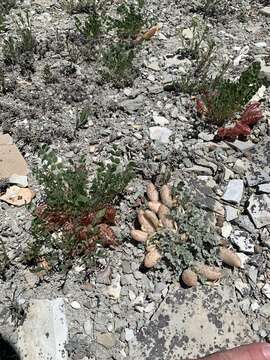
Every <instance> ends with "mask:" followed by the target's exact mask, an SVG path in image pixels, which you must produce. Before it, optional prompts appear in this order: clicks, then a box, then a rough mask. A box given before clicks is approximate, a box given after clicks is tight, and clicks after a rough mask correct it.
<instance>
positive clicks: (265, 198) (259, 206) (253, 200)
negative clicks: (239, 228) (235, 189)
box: [248, 194, 270, 229]
mask: <svg viewBox="0 0 270 360" xmlns="http://www.w3.org/2000/svg"><path fill="white" fill-rule="evenodd" d="M248 212H249V215H250V216H251V218H252V220H253V222H254V224H255V226H256V228H257V229H260V228H262V227H263V226H266V225H269V224H270V196H269V195H266V194H262V195H255V194H253V195H251V197H250V199H249V206H248Z"/></svg>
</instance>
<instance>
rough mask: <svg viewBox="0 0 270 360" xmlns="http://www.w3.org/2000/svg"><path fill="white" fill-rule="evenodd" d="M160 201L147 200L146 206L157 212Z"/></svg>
mask: <svg viewBox="0 0 270 360" xmlns="http://www.w3.org/2000/svg"><path fill="white" fill-rule="evenodd" d="M160 205H161V203H160V202H159V201H149V202H148V207H149V209H150V210H152V211H154V213H155V214H157V213H158V210H159V208H160Z"/></svg>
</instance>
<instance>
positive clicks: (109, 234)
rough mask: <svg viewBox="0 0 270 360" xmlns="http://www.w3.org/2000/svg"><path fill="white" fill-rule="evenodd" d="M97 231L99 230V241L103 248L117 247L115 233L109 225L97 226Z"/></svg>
mask: <svg viewBox="0 0 270 360" xmlns="http://www.w3.org/2000/svg"><path fill="white" fill-rule="evenodd" d="M98 229H99V239H100V241H101V242H102V245H103V246H104V247H107V246H117V245H119V242H118V241H117V239H116V236H115V233H114V231H113V229H112V228H111V227H110V226H109V225H107V224H100V225H99V226H98Z"/></svg>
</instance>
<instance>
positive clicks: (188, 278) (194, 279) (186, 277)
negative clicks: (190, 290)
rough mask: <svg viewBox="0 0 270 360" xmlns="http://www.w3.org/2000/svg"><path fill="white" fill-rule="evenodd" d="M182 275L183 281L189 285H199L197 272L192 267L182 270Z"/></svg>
mask: <svg viewBox="0 0 270 360" xmlns="http://www.w3.org/2000/svg"><path fill="white" fill-rule="evenodd" d="M181 277H182V280H183V283H184V284H185V285H187V286H189V287H194V286H197V284H198V276H197V274H196V273H195V272H194V271H192V270H190V269H186V270H184V271H183V272H182V276H181Z"/></svg>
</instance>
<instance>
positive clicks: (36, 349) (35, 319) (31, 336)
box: [18, 298, 68, 360]
mask: <svg viewBox="0 0 270 360" xmlns="http://www.w3.org/2000/svg"><path fill="white" fill-rule="evenodd" d="M64 306H65V305H64V301H63V299H61V298H58V299H55V300H33V301H32V303H31V304H30V305H29V308H28V311H27V317H26V319H25V321H24V323H23V325H22V326H21V327H20V328H19V330H18V338H19V340H18V348H19V350H20V354H21V359H22V360H37V359H39V360H48V359H53V360H66V359H67V358H68V357H67V351H66V349H65V345H66V342H67V336H68V327H67V321H66V317H65V308H64Z"/></svg>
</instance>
